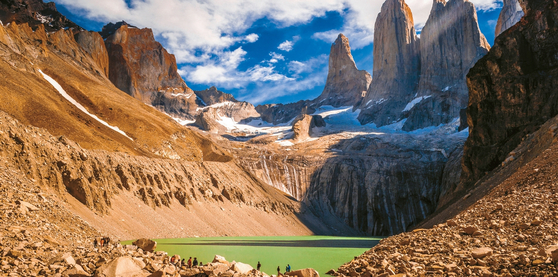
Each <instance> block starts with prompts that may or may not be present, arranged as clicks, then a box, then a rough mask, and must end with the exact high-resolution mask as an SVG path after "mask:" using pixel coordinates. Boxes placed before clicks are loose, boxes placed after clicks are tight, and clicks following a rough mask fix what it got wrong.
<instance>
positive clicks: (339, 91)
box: [313, 34, 372, 107]
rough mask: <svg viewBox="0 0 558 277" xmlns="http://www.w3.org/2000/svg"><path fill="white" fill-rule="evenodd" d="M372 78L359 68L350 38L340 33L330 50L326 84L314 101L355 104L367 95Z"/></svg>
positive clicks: (319, 103)
mask: <svg viewBox="0 0 558 277" xmlns="http://www.w3.org/2000/svg"><path fill="white" fill-rule="evenodd" d="M371 80H372V77H371V76H370V73H368V72H366V71H365V70H358V69H357V67H356V64H355V61H354V60H353V55H352V54H351V47H350V46H349V39H348V38H347V37H345V36H344V35H343V34H339V36H338V37H337V39H336V40H335V42H334V43H333V44H332V45H331V50H330V52H329V70H328V74H327V80H326V85H325V87H324V90H323V92H322V94H321V95H320V96H319V97H318V98H317V99H315V100H313V102H315V103H316V104H317V105H320V106H322V105H331V106H334V107H340V106H354V105H356V104H358V103H360V102H361V101H362V99H363V97H364V96H365V95H366V91H367V90H368V87H369V86H370V81H371Z"/></svg>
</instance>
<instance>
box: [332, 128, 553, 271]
mask: <svg viewBox="0 0 558 277" xmlns="http://www.w3.org/2000/svg"><path fill="white" fill-rule="evenodd" d="M557 129H558V119H557V118H554V119H552V120H551V121H549V122H547V123H546V124H545V125H543V126H542V127H541V129H540V130H539V131H537V132H535V133H533V134H531V135H529V136H527V137H526V138H524V141H523V143H522V144H521V145H520V146H519V147H518V148H517V149H516V150H514V152H512V154H511V155H510V158H509V159H507V160H506V162H505V163H503V164H502V165H501V166H500V167H499V168H498V169H497V170H495V171H494V172H492V173H490V174H489V175H488V176H486V177H485V178H483V179H482V180H481V181H479V183H477V186H476V188H475V189H473V190H470V191H469V192H468V193H467V194H466V195H464V196H463V197H461V198H460V199H458V200H454V201H452V203H453V204H452V205H450V206H449V207H446V208H445V209H443V210H442V211H441V212H439V213H437V214H435V215H434V216H433V217H432V218H430V220H427V221H426V222H424V223H423V224H422V226H419V228H418V229H415V230H413V231H412V232H407V233H402V234H399V235H396V236H392V237H389V238H386V239H384V240H382V241H381V242H380V243H379V244H378V246H376V247H374V248H373V249H371V250H369V251H367V252H366V253H365V254H363V255H362V256H360V257H358V258H356V259H354V260H353V261H351V262H350V263H347V264H345V265H344V266H342V267H340V268H339V270H338V272H337V273H336V275H347V276H389V275H394V274H402V275H401V276H404V275H407V276H449V275H454V276H556V275H557V274H558V271H557V268H556V263H557V262H558V252H553V250H556V249H558V230H557V229H556V226H557V224H558V212H557V210H558V207H557V205H558V194H557V192H558V184H557V180H558V174H557V172H556V170H555V167H556V164H558V154H557V153H558V143H556V142H557V140H556V130H557ZM446 220H447V221H446ZM435 222H445V223H442V224H436V225H433V226H432V224H433V223H435ZM420 227H424V228H428V229H424V228H420ZM429 227H432V228H429Z"/></svg>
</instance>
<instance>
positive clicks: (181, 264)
mask: <svg viewBox="0 0 558 277" xmlns="http://www.w3.org/2000/svg"><path fill="white" fill-rule="evenodd" d="M183 266H184V259H182V261H180V266H179V267H183Z"/></svg>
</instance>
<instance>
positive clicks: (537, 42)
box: [462, 1, 558, 185]
mask: <svg viewBox="0 0 558 277" xmlns="http://www.w3.org/2000/svg"><path fill="white" fill-rule="evenodd" d="M520 4H521V5H522V8H523V9H524V11H525V16H524V17H523V19H522V20H521V23H520V24H516V25H514V26H512V27H511V28H510V29H508V30H507V31H505V32H503V33H502V34H500V36H498V37H497V38H496V40H495V42H494V46H493V47H492V49H491V50H490V52H489V53H488V54H487V55H486V56H485V57H484V58H482V59H480V60H479V62H477V64H476V65H475V66H474V67H473V68H472V69H471V70H470V71H469V74H468V75H467V83H468V85H469V91H470V94H469V106H468V107H467V121H468V123H469V128H470V135H469V137H468V139H467V142H466V144H465V150H464V158H463V172H464V174H463V175H462V180H463V182H465V184H467V185H473V184H474V183H475V181H476V180H478V179H480V178H481V177H483V176H484V175H485V174H486V173H487V172H489V171H491V170H492V169H494V168H496V167H497V166H498V165H500V164H501V163H502V162H503V161H504V160H505V159H506V158H507V157H508V155H509V154H510V152H511V151H512V150H513V149H514V148H516V146H517V145H519V143H520V142H521V141H522V140H524V139H525V136H526V135H527V134H530V133H532V132H533V131H535V130H536V129H538V128H539V126H540V125H542V124H543V123H544V122H545V121H547V120H549V119H550V118H552V117H554V116H556V115H557V114H558V112H557V111H558V98H557V97H558V95H557V94H556V93H555V92H556V91H557V89H558V81H557V80H558V47H557V46H558V27H557V25H556V24H554V23H553V22H554V21H553V20H551V19H552V18H557V17H558V8H557V7H556V4H555V2H553V1H521V2H520ZM512 156H513V155H512Z"/></svg>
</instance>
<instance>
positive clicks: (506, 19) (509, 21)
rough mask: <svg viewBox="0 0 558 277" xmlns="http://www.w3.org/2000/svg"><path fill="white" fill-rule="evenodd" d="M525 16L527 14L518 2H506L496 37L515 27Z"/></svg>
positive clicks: (505, 0)
mask: <svg viewBox="0 0 558 277" xmlns="http://www.w3.org/2000/svg"><path fill="white" fill-rule="evenodd" d="M523 15H525V13H524V12H523V9H521V5H519V1H518V0H504V6H503V7H502V11H500V16H499V17H498V22H497V23H496V30H495V35H496V36H499V35H500V34H501V33H502V32H504V31H505V30H507V29H509V28H510V27H511V26H513V25H515V23H517V22H519V20H521V18H522V17H523Z"/></svg>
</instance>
